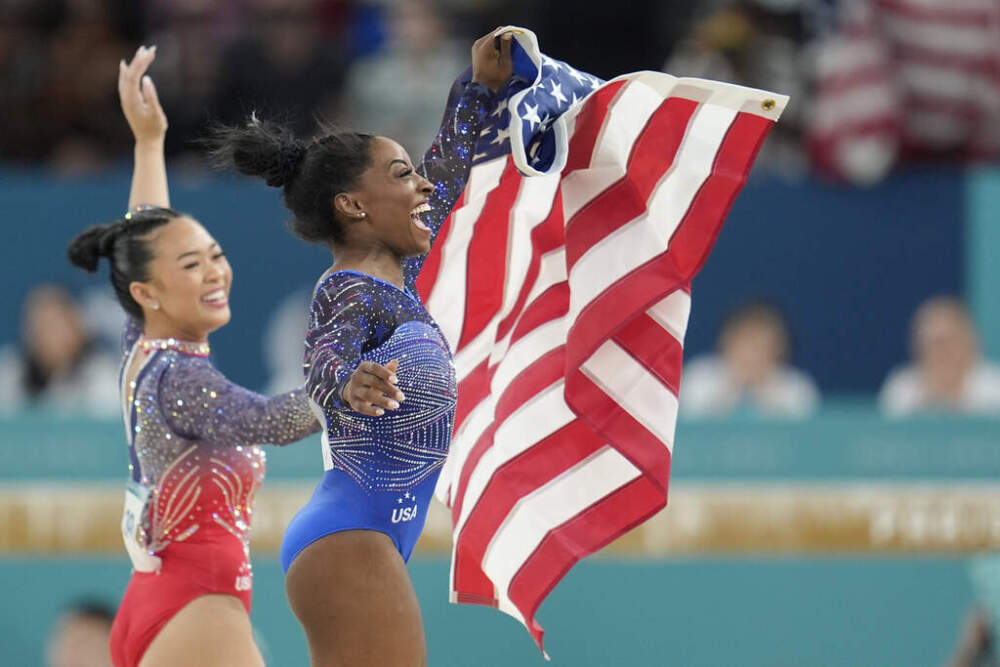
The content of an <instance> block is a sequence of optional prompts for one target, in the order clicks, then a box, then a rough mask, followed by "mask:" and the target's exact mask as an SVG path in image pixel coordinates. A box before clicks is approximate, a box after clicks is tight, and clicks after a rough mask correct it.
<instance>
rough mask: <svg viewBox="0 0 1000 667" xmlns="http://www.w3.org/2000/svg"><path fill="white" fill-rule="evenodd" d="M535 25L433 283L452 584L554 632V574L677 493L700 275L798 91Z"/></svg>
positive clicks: (439, 245) (430, 298) (437, 258)
mask: <svg viewBox="0 0 1000 667" xmlns="http://www.w3.org/2000/svg"><path fill="white" fill-rule="evenodd" d="M518 30H519V32H518V33H517V37H516V43H515V45H514V63H515V72H516V73H517V76H516V77H515V79H514V80H513V81H512V83H511V84H509V85H508V87H507V88H506V89H505V90H504V91H502V92H503V98H504V101H502V102H501V103H500V104H499V106H498V107H497V108H496V109H495V111H494V112H493V115H492V116H491V117H490V118H489V123H488V125H487V126H486V127H485V128H484V129H483V130H482V135H481V138H480V141H479V144H478V146H477V154H476V157H475V160H474V163H473V168H472V171H471V173H470V176H469V181H468V185H467V186H466V189H465V192H464V193H463V195H462V197H461V198H460V199H459V201H458V202H457V203H456V205H455V208H454V210H453V211H452V213H451V215H450V217H449V218H448V219H447V220H446V221H445V223H444V226H443V227H442V229H441V232H440V234H439V237H438V239H437V241H436V243H435V245H434V248H433V250H432V251H431V253H430V255H429V257H428V259H427V262H426V263H425V265H424V268H423V271H422V273H421V275H420V277H419V279H418V282H417V284H418V288H419V291H420V294H421V296H422V297H423V299H424V300H425V303H426V304H427V308H428V310H429V311H430V313H431V314H432V315H433V316H434V318H435V319H436V320H437V322H438V324H439V325H440V327H441V329H442V330H443V331H444V333H445V335H446V337H447V338H448V340H449V342H450V343H451V345H452V349H453V350H454V351H455V366H456V370H457V373H458V378H459V403H458V411H457V415H456V432H455V437H454V439H453V441H452V448H451V453H450V455H449V458H448V460H447V462H446V464H445V467H444V469H443V471H442V474H441V478H440V481H439V483H438V488H437V496H438V498H439V499H440V500H442V501H443V502H444V503H445V504H447V505H448V507H450V509H451V512H452V519H453V537H454V546H453V549H454V550H453V554H452V569H451V598H452V601H456V602H472V603H478V604H485V605H490V606H494V607H496V608H498V609H500V610H501V611H504V612H506V613H508V614H510V615H512V616H514V617H515V618H517V619H518V620H519V621H521V622H522V623H523V624H525V626H526V627H527V628H528V630H529V631H530V632H531V634H532V636H533V637H534V638H535V640H536V641H537V642H538V644H539V647H541V644H542V634H543V633H542V628H541V626H539V625H538V623H536V622H535V618H534V617H535V613H536V611H537V609H538V606H539V605H540V604H541V602H542V600H543V599H544V598H545V597H546V596H547V595H548V593H549V591H551V590H552V588H553V587H554V586H555V585H556V583H557V582H558V581H559V580H560V579H561V578H562V577H563V576H564V575H565V574H566V573H567V572H568V570H569V569H570V568H571V567H572V566H573V564H574V563H576V562H577V561H578V560H580V559H581V558H583V557H585V556H586V555H588V554H590V553H593V552H594V551H596V550H598V549H600V548H601V547H603V546H604V545H606V544H608V543H609V542H611V541H613V540H614V539H615V538H617V537H619V536H620V535H622V534H624V533H625V532H627V531H628V530H630V529H631V528H633V527H634V526H636V525H638V524H640V523H642V522H643V521H645V520H646V519H647V518H649V517H650V516H652V515H653V514H655V513H656V512H657V511H658V510H660V509H661V508H662V507H663V506H664V505H665V504H666V497H667V481H668V477H669V472H670V457H671V449H672V446H673V441H674V425H675V421H676V416H677V393H678V388H679V384H680V373H681V361H682V353H683V351H682V341H683V338H684V332H685V329H686V327H687V320H688V314H689V312H690V308H691V298H690V282H691V279H692V278H693V276H694V275H695V274H696V273H697V272H698V269H699V268H700V267H701V265H702V264H703V263H704V261H705V259H706V257H707V255H708V253H709V251H710V250H711V248H712V245H713V243H714V241H715V238H716V236H717V235H718V233H719V230H720V228H721V226H722V222H723V220H724V218H725V217H726V214H727V212H728V210H729V207H730V206H731V204H732V202H733V200H734V198H735V197H736V195H737V193H738V192H739V191H740V189H741V188H742V186H743V184H744V182H745V179H746V176H747V173H748V171H749V170H750V166H751V164H752V162H753V160H754V157H755V156H756V154H757V150H758V148H759V147H760V145H761V143H762V142H763V140H764V138H765V136H766V135H767V132H768V130H769V129H770V128H771V126H772V125H773V124H774V122H775V121H776V120H777V118H778V116H779V115H780V114H781V111H782V109H783V108H784V105H785V103H786V101H787V98H786V97H784V96H781V95H775V94H773V93H767V92H763V91H759V90H752V89H749V88H742V87H739V86H732V85H728V84H722V83H716V82H711V81H703V80H697V79H677V78H674V77H672V76H668V75H666V74H662V73H654V72H640V73H636V74H629V75H625V76H621V77H618V78H616V79H613V80H611V81H609V82H604V81H600V80H598V79H597V78H595V77H593V76H591V75H589V74H586V73H583V72H580V71H578V70H576V69H574V68H572V67H570V66H569V65H567V64H566V63H564V62H561V61H558V60H553V59H551V58H548V57H546V56H544V55H542V54H541V52H540V51H539V50H538V44H537V41H536V39H535V36H534V34H533V33H531V32H530V31H525V30H520V29H518ZM465 76H466V77H467V76H468V75H467V74H466V75H465ZM460 80H461V79H460ZM456 85H458V84H456ZM456 89H457V88H456ZM453 98H454V94H453Z"/></svg>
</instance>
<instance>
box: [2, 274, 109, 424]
mask: <svg viewBox="0 0 1000 667" xmlns="http://www.w3.org/2000/svg"><path fill="white" fill-rule="evenodd" d="M24 405H34V406H43V407H48V408H53V409H56V410H64V411H71V412H86V413H90V414H94V415H104V416H112V415H115V414H117V413H118V411H119V410H120V406H119V404H118V359H117V357H115V356H113V355H110V354H107V353H105V352H103V351H102V350H100V349H99V347H98V346H97V345H96V344H95V343H94V341H93V339H92V338H91V335H90V333H89V332H88V330H87V327H86V326H85V323H84V319H83V317H82V315H81V313H80V309H79V307H78V306H77V304H76V303H75V302H74V301H73V298H72V297H71V296H70V294H69V292H67V291H66V290H65V289H64V288H62V287H57V286H54V285H41V286H39V287H36V288H34V289H33V290H32V291H31V292H29V294H28V296H27V298H26V300H25V304H24V311H23V316H22V320H21V346H20V350H17V349H15V348H14V347H13V346H6V347H4V348H2V349H0V406H3V407H4V408H5V409H12V408H17V407H19V406H24Z"/></svg>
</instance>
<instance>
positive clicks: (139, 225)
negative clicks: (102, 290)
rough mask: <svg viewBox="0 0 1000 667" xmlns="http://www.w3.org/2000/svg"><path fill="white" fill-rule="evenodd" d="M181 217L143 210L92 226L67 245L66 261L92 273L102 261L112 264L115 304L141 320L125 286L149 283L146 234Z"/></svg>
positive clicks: (149, 252)
mask: <svg viewBox="0 0 1000 667" xmlns="http://www.w3.org/2000/svg"><path fill="white" fill-rule="evenodd" d="M181 216H183V214H182V213H179V212H178V211H175V210H174V209H172V208H160V207H144V208H142V209H140V210H137V211H133V212H129V213H127V214H125V216H124V217H122V218H119V219H118V220H115V221H114V222H111V223H109V224H106V225H94V226H92V227H90V228H89V229H87V231H85V232H83V233H82V234H80V235H78V236H77V237H76V238H75V239H73V241H72V242H71V243H70V244H69V248H68V250H67V255H68V256H69V261H70V262H71V263H72V264H73V265H74V266H78V267H80V268H81V269H83V270H84V271H88V272H90V273H93V272H94V271H96V270H97V265H98V263H99V262H100V260H101V258H102V257H106V258H107V259H108V262H109V263H110V264H111V286H112V287H114V289H115V296H117V297H118V303H120V304H121V305H122V308H124V309H125V312H127V313H128V314H129V315H131V316H132V317H134V318H136V319H138V320H140V321H141V320H142V307H141V306H140V305H139V304H138V303H137V302H136V300H135V299H133V298H132V294H131V293H130V292H129V289H128V286H129V284H131V283H132V282H135V281H138V282H145V281H147V280H149V262H150V260H151V259H153V250H152V248H151V247H150V244H149V234H150V232H152V231H153V230H154V229H157V228H158V227H162V226H163V225H165V224H167V223H168V222H170V221H171V220H175V219H177V218H180V217H181Z"/></svg>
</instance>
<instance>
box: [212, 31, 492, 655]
mask: <svg viewBox="0 0 1000 667" xmlns="http://www.w3.org/2000/svg"><path fill="white" fill-rule="evenodd" d="M510 40H511V35H510V34H501V31H499V30H498V31H494V32H493V33H490V34H488V35H486V36H484V37H482V38H481V39H479V40H478V41H477V42H476V43H475V45H474V46H473V47H472V79H471V82H470V83H469V84H467V85H466V86H465V87H464V89H462V90H460V91H456V93H455V94H457V95H459V98H458V101H457V104H456V105H455V107H454V111H453V112H452V114H451V115H450V116H448V117H446V118H445V119H444V122H443V123H442V125H441V130H440V132H439V134H438V136H437V138H436V139H435V140H434V143H433V144H432V145H431V147H430V149H429V150H428V151H427V153H426V154H425V155H424V158H423V160H422V161H421V163H420V164H419V166H414V164H413V163H412V162H411V160H410V157H409V156H408V155H407V153H406V151H405V150H404V149H403V148H402V147H401V146H400V145H399V144H398V143H396V142H395V141H393V140H392V139H389V138H387V137H381V136H374V135H371V134H361V133H357V132H347V131H326V132H325V133H323V134H322V135H320V136H319V137H317V138H316V139H313V140H311V141H309V142H304V141H300V140H298V139H296V138H295V137H294V136H293V135H292V134H291V133H290V132H289V131H287V130H286V129H284V128H282V127H280V126H278V125H275V124H272V123H267V122H263V121H261V120H260V119H258V118H256V117H251V118H250V120H249V122H248V123H247V124H246V125H245V126H244V127H235V128H221V129H217V130H216V132H215V151H214V153H215V158H216V161H217V162H219V163H221V164H223V165H228V166H231V167H235V168H236V169H237V170H239V171H241V172H243V173H245V174H250V175H255V176H260V177H262V178H263V179H264V180H265V181H266V182H267V184H268V185H271V186H273V187H280V188H282V190H283V195H284V201H285V204H286V206H287V207H288V208H289V209H290V210H291V212H292V214H293V217H292V220H291V222H290V225H291V228H292V231H293V232H295V233H296V234H297V235H298V236H300V237H301V238H303V239H305V240H307V241H312V242H317V243H321V244H323V245H325V246H327V247H328V248H329V249H330V250H331V252H332V254H333V265H332V266H331V267H330V269H329V270H328V271H326V272H325V273H324V274H323V275H322V276H321V277H320V279H319V282H318V283H317V285H316V288H315V291H314V295H313V301H312V306H311V308H310V313H309V327H308V332H307V334H306V341H305V348H306V350H305V352H306V353H305V366H304V372H305V377H306V389H307V391H308V392H309V396H310V398H311V399H312V401H313V403H314V404H315V408H316V410H317V412H318V413H320V414H322V424H323V432H324V433H323V443H324V449H323V458H324V468H325V470H326V472H325V473H324V476H323V479H322V481H321V482H320V483H319V485H318V486H317V488H316V491H315V493H314V494H313V497H312V499H311V500H310V501H309V503H308V504H307V505H306V506H305V507H303V508H302V509H301V510H300V511H299V513H298V514H297V515H296V516H295V518H294V519H293V520H292V522H291V523H290V524H289V526H288V528H287V530H286V532H285V537H284V540H283V543H282V547H281V561H282V566H283V567H284V568H285V571H286V581H285V587H286V592H287V594H288V599H289V602H290V603H291V607H292V611H294V612H295V615H296V616H297V617H298V619H299V621H300V622H301V623H302V626H303V628H304V629H305V633H306V638H307V640H308V642H309V650H310V654H311V657H312V664H313V665H316V666H319V665H323V666H327V665H330V666H332V665H351V666H352V667H364V666H369V665H370V666H373V667H374V666H378V667H388V666H412V665H425V664H426V662H427V649H426V645H425V640H424V632H423V622H422V620H421V618H420V608H419V606H418V604H417V599H416V594H415V593H414V590H413V586H412V584H411V582H410V579H409V576H408V575H407V571H406V561H407V559H408V558H409V557H410V553H411V552H412V550H413V547H414V544H415V543H416V541H417V538H418V537H419V535H420V533H421V531H422V529H423V525H424V521H425V519H426V516H427V507H428V505H429V503H430V500H431V496H432V494H433V490H434V485H435V483H436V481H437V477H438V475H439V474H440V471H441V465H442V464H443V463H444V460H445V457H446V456H447V453H448V447H449V445H450V442H451V436H452V426H453V420H454V415H455V405H456V401H457V388H456V381H455V369H454V365H453V363H452V357H451V351H450V349H449V347H448V343H447V341H446V340H445V338H444V336H443V335H442V333H441V331H440V329H439V328H438V326H437V324H436V323H435V322H434V320H433V319H432V318H431V316H430V315H429V314H428V313H427V311H426V310H425V308H424V306H423V304H422V303H421V302H420V299H419V298H418V297H417V295H416V290H415V280H416V277H417V274H418V273H419V272H420V268H421V266H422V264H423V260H424V256H425V255H426V253H427V252H428V251H429V250H430V248H431V243H432V242H433V240H434V237H435V235H436V234H437V232H438V231H439V229H440V228H441V225H442V224H443V222H444V220H445V218H447V216H448V214H449V213H450V212H451V208H452V206H453V205H454V203H455V201H456V200H457V199H458V196H459V195H460V194H461V192H462V190H463V189H464V187H465V182H466V179H467V178H468V174H469V169H470V166H471V162H472V159H473V154H474V152H475V144H476V141H477V139H478V138H479V134H480V129H481V128H482V123H483V119H484V118H485V116H486V115H487V114H488V113H490V112H491V108H492V107H493V105H494V104H495V103H496V92H497V91H499V89H500V88H501V87H502V86H503V85H504V84H505V83H506V82H507V80H508V79H509V78H510V77H511V75H512V63H511V42H510Z"/></svg>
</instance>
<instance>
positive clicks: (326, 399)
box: [281, 84, 493, 572]
mask: <svg viewBox="0 0 1000 667" xmlns="http://www.w3.org/2000/svg"><path fill="white" fill-rule="evenodd" d="M492 102H493V96H492V94H491V93H490V92H489V90H488V89H486V88H484V87H483V86H480V85H478V84H468V85H467V86H466V87H465V90H464V91H463V92H462V93H461V97H460V99H459V101H458V104H457V105H456V106H455V111H454V112H453V115H452V116H450V117H448V118H446V119H445V121H444V123H443V124H442V127H441V131H440V132H439V134H438V136H437V138H436V139H435V141H434V143H433V145H432V146H431V148H430V149H429V150H428V151H427V153H426V154H425V155H424V159H423V160H422V162H421V164H420V166H419V168H418V170H419V171H420V172H421V174H422V175H424V176H425V177H426V178H428V179H429V180H430V181H431V182H432V183H434V185H435V189H434V194H433V195H432V196H431V199H430V202H429V203H430V205H431V209H432V210H431V212H430V213H429V214H428V216H427V219H426V221H427V224H428V226H430V227H431V230H432V235H433V236H436V235H437V232H438V231H439V229H440V227H441V225H442V223H443V222H444V220H445V218H447V216H448V214H449V213H450V212H451V208H452V206H454V204H455V201H456V200H457V199H458V197H459V195H460V194H461V192H462V190H463V189H464V187H465V182H466V179H467V177H468V173H469V167H470V163H471V161H472V157H473V155H472V154H473V149H474V147H475V142H476V139H477V138H478V136H479V130H480V125H481V121H482V119H483V117H484V116H485V114H486V113H487V112H488V110H489V108H490V106H491V104H492ZM423 260H424V258H423V257H415V258H410V259H407V260H406V261H405V262H404V275H405V287H404V288H402V289H401V288H399V287H397V286H395V285H393V284H391V283H388V282H385V281H382V280H380V279H378V278H375V277H372V276H369V275H366V274H363V273H358V272H354V271H336V272H333V273H330V274H329V275H327V276H326V277H325V278H323V279H322V280H321V281H320V283H319V284H318V285H317V286H316V290H315V294H314V297H313V302H312V307H311V309H310V316H309V329H308V332H307V334H306V354H305V375H306V389H307V390H308V392H309V396H310V397H311V399H312V401H313V402H314V404H315V405H314V407H315V408H316V409H317V412H319V413H321V414H322V422H323V462H324V468H325V469H326V473H325V474H324V476H323V479H322V481H321V482H320V483H319V485H318V486H317V488H316V490H315V492H314V493H313V496H312V498H311V500H310V501H309V503H308V504H307V505H306V506H305V507H303V508H302V510H300V511H299V513H298V514H297V515H296V516H295V518H294V519H292V521H291V523H290V524H289V526H288V529H287V530H286V531H285V537H284V540H283V542H282V546H281V563H282V566H283V567H284V568H285V571H286V572H287V570H288V568H289V567H290V566H291V564H292V561H293V560H294V559H295V557H296V556H297V555H298V554H299V553H300V552H301V551H302V550H303V549H305V548H306V547H307V546H308V545H309V544H311V543H312V542H314V541H316V540H317V539H319V538H321V537H324V536H326V535H330V534H332V533H336V532H339V531H343V530H353V529H366V530H374V531H378V532H382V533H385V534H386V535H388V536H389V537H390V538H391V539H392V540H393V542H394V543H395V545H396V548H397V549H398V550H399V552H400V554H401V555H402V556H403V559H404V560H406V559H408V558H409V557H410V554H411V552H412V551H413V546H414V545H415V544H416V541H417V538H418V537H419V536H420V532H421V530H422V529H423V525H424V521H425V518H426V516H427V514H426V512H427V507H428V504H429V503H430V500H431V496H432V494H433V491H434V485H435V483H436V481H437V477H438V474H439V473H440V471H441V465H442V464H443V463H444V459H445V457H446V456H447V454H448V446H449V444H450V443H451V435H452V426H453V420H454V416H455V404H456V401H457V388H456V381H455V369H454V365H453V364H452V358H451V351H450V349H449V347H448V343H447V341H446V340H445V339H444V336H443V335H442V333H441V331H440V330H439V329H438V326H437V324H435V322H434V320H433V319H432V318H431V316H430V315H429V314H428V313H427V311H426V310H425V309H424V306H423V304H422V303H421V302H420V299H419V298H418V297H417V296H416V292H415V287H414V283H415V280H416V277H417V274H418V273H419V272H420V268H421V266H422V265H423ZM393 359H397V360H399V368H398V369H397V372H396V375H397V377H398V378H399V385H398V387H399V389H400V391H402V392H403V394H404V395H405V396H406V399H405V400H404V401H403V403H402V404H401V405H400V407H399V409H397V410H388V411H386V413H385V414H384V415H382V416H378V417H369V416H366V415H362V414H361V413H358V412H354V411H352V410H351V409H350V408H349V407H348V406H347V405H345V404H344V402H343V400H342V397H341V391H342V390H343V388H344V386H345V385H346V384H347V382H348V380H349V379H350V377H351V375H352V373H353V372H354V370H355V369H356V368H357V367H358V364H359V363H361V362H362V361H374V362H376V363H379V364H383V365H384V364H386V363H388V362H389V361H391V360H393Z"/></svg>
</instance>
